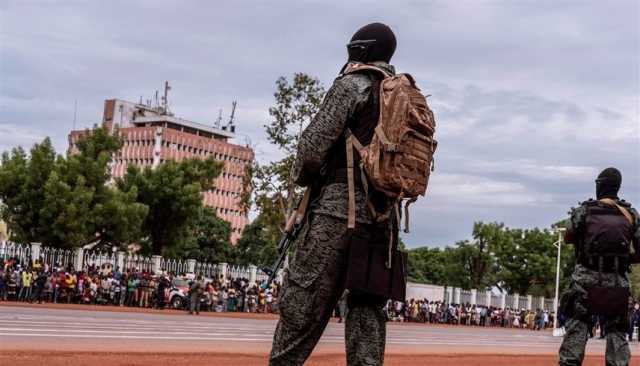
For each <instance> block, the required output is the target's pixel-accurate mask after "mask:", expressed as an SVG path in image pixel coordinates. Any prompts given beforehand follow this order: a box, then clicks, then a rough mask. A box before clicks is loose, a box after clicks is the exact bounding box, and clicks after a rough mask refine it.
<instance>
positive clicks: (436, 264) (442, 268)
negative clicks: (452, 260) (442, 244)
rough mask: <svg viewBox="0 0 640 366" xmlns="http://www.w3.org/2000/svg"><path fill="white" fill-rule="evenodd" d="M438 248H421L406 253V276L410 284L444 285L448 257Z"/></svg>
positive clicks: (445, 282)
mask: <svg viewBox="0 0 640 366" xmlns="http://www.w3.org/2000/svg"><path fill="white" fill-rule="evenodd" d="M447 254H448V253H447V252H445V251H443V250H441V249H440V248H429V247H421V248H415V249H411V250H409V251H408V264H407V267H408V269H407V274H408V279H409V281H411V282H417V283H430V284H434V285H446V284H448V283H447V282H448V279H447V278H446V277H445V276H446V273H447V265H448V264H449V263H448V262H449V261H448V257H447Z"/></svg>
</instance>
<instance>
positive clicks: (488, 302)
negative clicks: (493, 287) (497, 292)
mask: <svg viewBox="0 0 640 366" xmlns="http://www.w3.org/2000/svg"><path fill="white" fill-rule="evenodd" d="M484 296H485V298H486V299H487V307H488V308H490V307H491V291H485V293H484Z"/></svg>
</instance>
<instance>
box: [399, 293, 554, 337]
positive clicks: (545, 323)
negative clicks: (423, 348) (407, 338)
mask: <svg viewBox="0 0 640 366" xmlns="http://www.w3.org/2000/svg"><path fill="white" fill-rule="evenodd" d="M387 313H388V314H389V318H390V319H393V320H395V321H404V322H422V323H432V324H455V325H467V326H471V325H473V326H481V327H485V326H486V327H489V326H492V327H503V328H525V329H531V330H543V329H546V328H548V327H550V326H552V324H553V316H554V315H553V313H550V312H549V311H548V310H543V309H536V310H535V311H532V310H525V309H521V310H519V309H511V308H508V307H507V308H505V309H502V308H498V307H493V306H483V305H471V304H447V303H445V302H443V301H428V300H427V299H422V300H415V299H410V300H409V301H407V302H398V301H395V302H391V301H390V302H389V303H388V304H387Z"/></svg>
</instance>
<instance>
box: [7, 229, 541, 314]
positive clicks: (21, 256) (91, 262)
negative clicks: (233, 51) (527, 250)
mask: <svg viewBox="0 0 640 366" xmlns="http://www.w3.org/2000/svg"><path fill="white" fill-rule="evenodd" d="M0 259H1V260H2V261H6V260H7V259H16V260H17V262H18V263H20V264H21V265H23V266H28V265H29V264H31V263H33V261H34V260H36V259H39V260H41V261H42V262H43V263H45V264H46V265H48V266H49V267H51V268H53V267H63V268H69V267H73V268H77V269H83V270H87V269H88V268H91V267H94V268H96V267H98V268H100V267H102V266H103V265H106V264H110V265H112V266H113V267H114V268H120V269H121V270H128V269H136V270H138V271H145V272H165V273H174V274H176V275H184V274H187V273H193V274H196V275H202V276H204V277H208V278H218V277H219V276H220V275H222V276H224V277H225V278H246V279H249V280H250V281H260V282H262V281H266V280H267V279H268V276H267V275H266V274H264V273H263V272H262V271H260V270H258V269H257V267H255V266H248V267H244V266H233V265H228V264H226V263H218V264H216V263H207V262H198V261H196V260H193V259H186V260H185V259H171V258H163V257H160V256H152V257H147V256H142V255H139V254H134V253H125V252H122V251H114V250H91V249H89V250H85V249H82V248H77V249H74V250H71V249H58V248H49V247H41V246H40V244H38V243H32V244H19V243H12V242H8V241H5V242H0ZM411 286H413V287H415V289H413V290H415V291H413V290H411V292H412V293H415V294H416V296H417V295H418V294H420V293H422V295H424V296H425V298H427V300H429V301H444V302H446V303H456V302H457V303H462V304H467V303H468V304H472V305H479V306H493V307H496V308H499V307H509V308H518V309H528V310H535V309H538V308H544V309H545V310H552V311H553V310H554V309H553V304H554V301H553V299H546V298H544V297H530V296H527V295H519V296H516V295H512V294H496V293H493V292H491V291H476V290H471V291H469V290H462V289H457V288H453V287H449V286H446V287H445V286H434V285H429V292H428V294H427V293H424V291H423V290H424V289H422V288H421V287H420V286H421V285H418V284H411V283H409V284H408V287H411ZM409 291H410V290H409V289H407V292H409ZM416 298H419V297H416Z"/></svg>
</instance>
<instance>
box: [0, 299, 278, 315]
mask: <svg viewBox="0 0 640 366" xmlns="http://www.w3.org/2000/svg"><path fill="white" fill-rule="evenodd" d="M0 305H2V306H11V307H19V308H41V309H42V308H44V309H63V310H88V311H110V312H114V313H149V314H167V315H184V314H185V313H186V311H185V310H175V309H164V310H160V309H151V308H132V307H127V306H113V305H84V304H61V303H57V304H53V303H43V304H31V303H25V302H15V301H0ZM200 316H217V317H223V318H244V319H278V315H277V314H271V313H267V314H265V313H242V312H239V313H238V312H233V313H230V312H224V313H215V312H210V311H203V312H201V313H200Z"/></svg>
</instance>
